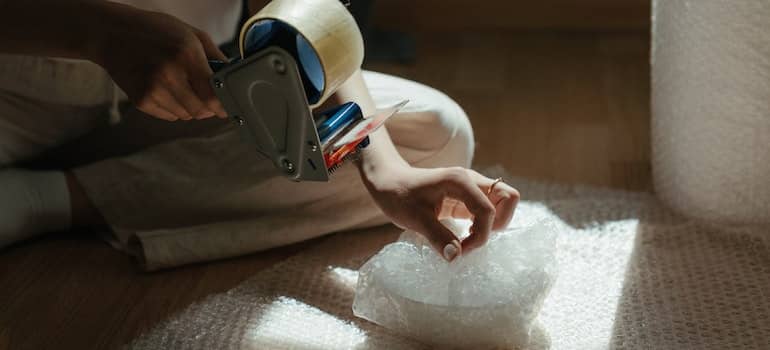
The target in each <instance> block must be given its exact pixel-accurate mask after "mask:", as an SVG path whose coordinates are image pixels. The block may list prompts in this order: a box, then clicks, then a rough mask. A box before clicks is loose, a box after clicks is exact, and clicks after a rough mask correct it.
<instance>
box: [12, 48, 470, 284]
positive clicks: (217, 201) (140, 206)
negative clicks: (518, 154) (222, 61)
mask: <svg viewBox="0 0 770 350" xmlns="http://www.w3.org/2000/svg"><path fill="white" fill-rule="evenodd" d="M364 79H365V81H366V84H367V86H368V87H369V90H370V92H371V94H372V96H373V97H374V100H375V102H376V104H377V106H378V107H384V106H389V105H392V104H395V103H396V102H398V101H400V100H403V99H409V100H410V103H409V104H408V105H407V106H406V107H405V108H404V109H403V110H402V111H401V112H399V114H397V115H395V116H394V117H392V118H391V119H390V120H389V121H388V123H387V124H386V127H387V130H388V131H389V133H390V136H391V138H392V139H393V142H394V143H395V145H396V147H397V148H398V150H399V152H400V153H401V155H402V156H403V157H404V158H405V159H406V160H407V161H408V162H409V163H411V164H412V165H414V166H418V167H442V166H454V165H459V166H469V165H470V161H471V158H472V155H473V147H474V145H473V132H472V130H471V126H470V123H469V121H468V118H467V117H466V115H465V113H464V112H463V110H462V109H461V108H460V107H459V106H458V105H457V104H456V103H455V102H454V101H452V100H451V99H450V98H449V97H447V96H446V95H444V94H443V93H441V92H439V91H437V90H434V89H432V88H430V87H427V86H425V85H421V84H418V83H415V82H412V81H408V80H404V79H401V78H397V77H393V76H388V75H384V74H379V73H374V72H365V73H364ZM123 98H125V96H124V95H123V94H122V93H121V92H120V91H119V89H116V88H115V87H114V84H113V83H112V81H111V80H110V78H109V77H108V76H107V74H106V73H105V72H104V71H103V70H101V69H100V68H99V67H98V66H95V65H93V64H91V63H89V62H83V61H72V60H59V59H50V58H32V57H20V56H0V167H2V166H10V165H12V164H13V163H15V162H17V161H21V160H24V159H28V158H30V157H34V156H36V155H38V154H40V153H41V152H44V151H46V150H48V149H50V148H52V147H56V146H57V145H60V144H62V143H65V142H67V141H69V140H71V139H73V138H77V137H79V136H82V135H84V134H86V133H88V132H89V131H92V130H93V129H94V128H95V127H97V126H99V125H104V124H106V123H107V120H108V116H109V113H108V110H109V109H110V106H112V105H113V102H114V100H116V99H123ZM125 113H127V114H139V113H140V112H138V111H136V110H134V109H130V110H128V111H127V112H125ZM139 118H149V117H147V116H143V115H142V116H139ZM190 123H195V122H194V121H192V122H188V123H187V125H189V124H190ZM176 125H179V128H184V127H186V126H184V125H185V123H183V122H177V123H174V124H171V125H169V126H167V127H176ZM212 125H215V126H216V127H212V128H211V129H210V130H206V131H205V132H198V133H195V134H193V135H187V136H184V137H173V138H169V139H168V140H166V141H165V142H162V143H159V144H155V145H152V146H149V147H145V148H141V149H137V150H136V151H134V152H133V153H130V154H128V155H124V156H118V157H110V158H107V159H103V160H99V161H96V162H93V163H90V164H87V165H85V166H82V167H78V168H75V169H72V170H73V172H74V174H75V175H76V177H77V179H78V180H79V182H80V183H81V184H82V186H83V188H85V190H86V193H87V194H88V196H89V197H90V198H91V200H92V201H93V202H94V204H95V205H96V207H97V208H98V210H99V211H100V212H101V213H102V215H103V216H104V217H105V219H106V221H107V222H108V223H109V225H110V226H111V228H112V230H113V232H112V233H110V237H111V241H112V243H113V244H114V245H115V246H116V247H118V248H120V249H122V250H124V251H127V252H129V253H131V254H134V255H136V256H137V257H138V258H139V260H140V261H141V262H142V264H143V266H144V268H146V269H148V270H155V269H161V268H166V267H172V266H178V265H182V264H187V263H192V262H200V261H208V260H214V259H221V258H226V257H233V256H238V255H242V254H247V253H251V252H256V251H260V250H264V249H268V248H272V247H276V246H280V245H285V244H290V243H294V242H298V241H302V240H306V239H310V238H313V237H318V236H321V235H325V234H329V233H332V232H336V231H341V230H347V229H353V228H362V227H367V226H374V225H379V224H383V223H386V222H387V219H386V218H385V217H384V215H383V214H382V213H381V211H380V210H379V209H378V208H377V207H376V205H375V204H374V202H373V201H372V199H371V198H370V196H369V195H368V193H367V191H366V189H365V188H364V186H363V184H362V183H361V180H360V179H359V176H358V172H357V170H356V169H355V166H354V165H353V164H347V165H345V166H343V167H342V168H340V169H339V170H338V171H337V172H335V173H334V175H333V176H332V179H331V181H329V182H327V183H313V182H302V183H295V182H291V181H289V180H287V179H285V178H283V177H281V176H280V175H278V173H277V171H276V170H275V169H274V168H273V165H272V163H271V162H270V161H268V160H267V159H265V158H263V157H262V156H260V155H259V154H257V153H256V152H255V151H254V150H253V148H252V147H250V146H249V145H248V144H246V143H245V141H243V140H242V139H241V138H240V136H239V135H238V134H237V133H236V130H234V127H233V126H232V125H231V124H229V123H226V122H222V123H219V124H216V123H213V124H212ZM131 137H138V138H141V137H142V134H141V133H137V134H136V135H132V136H131ZM93 147H104V146H100V145H94V146H93Z"/></svg>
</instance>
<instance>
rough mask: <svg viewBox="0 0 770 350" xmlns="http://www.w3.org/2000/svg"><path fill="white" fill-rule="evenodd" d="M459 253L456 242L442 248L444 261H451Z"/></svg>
mask: <svg viewBox="0 0 770 350" xmlns="http://www.w3.org/2000/svg"><path fill="white" fill-rule="evenodd" d="M459 253H460V243H458V242H457V241H452V242H450V243H449V244H447V245H445V246H444V259H447V261H450V262H451V261H452V260H454V259H455V258H456V257H457V254H459Z"/></svg>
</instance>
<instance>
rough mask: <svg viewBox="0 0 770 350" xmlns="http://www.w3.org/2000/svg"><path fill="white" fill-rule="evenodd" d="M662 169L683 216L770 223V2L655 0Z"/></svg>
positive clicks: (668, 194)
mask: <svg viewBox="0 0 770 350" xmlns="http://www.w3.org/2000/svg"><path fill="white" fill-rule="evenodd" d="M652 37H653V38H652V145H653V148H652V151H653V153H652V168H653V178H654V184H655V191H656V192H657V194H658V196H659V197H660V198H661V199H662V200H663V201H664V202H665V203H666V204H667V205H668V206H670V207H672V208H673V209H675V210H677V211H679V212H680V213H682V214H684V215H687V216H690V217H694V218H698V219H703V220H708V221H714V222H721V223H768V222H770V2H767V1H765V0H729V1H726V0H723V1H717V0H697V1H685V0H682V1H668V0H654V1H653V28H652Z"/></svg>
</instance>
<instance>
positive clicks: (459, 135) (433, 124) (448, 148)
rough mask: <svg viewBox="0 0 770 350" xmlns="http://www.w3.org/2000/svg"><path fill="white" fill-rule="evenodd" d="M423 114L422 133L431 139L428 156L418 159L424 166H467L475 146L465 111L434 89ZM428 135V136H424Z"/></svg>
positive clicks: (471, 158) (420, 164)
mask: <svg viewBox="0 0 770 350" xmlns="http://www.w3.org/2000/svg"><path fill="white" fill-rule="evenodd" d="M429 103H430V105H427V106H425V107H427V108H426V109H425V112H424V113H425V114H424V119H423V120H424V122H425V125H423V127H424V129H423V130H424V131H425V132H424V134H423V135H425V136H426V137H430V138H432V139H433V140H440V141H439V142H435V143H432V150H431V156H430V157H428V158H427V159H424V160H423V161H421V162H419V164H415V165H419V166H424V167H447V166H462V167H469V166H470V165H471V162H472V160H473V152H474V148H475V143H474V138H473V128H472V127H471V123H470V120H469V119H468V116H467V115H466V114H465V111H464V110H463V109H462V107H460V105H458V104H457V102H455V101H454V100H453V99H451V98H450V97H449V96H447V95H445V94H443V93H441V92H439V91H435V94H434V96H432V98H431V100H430V102H429ZM428 135H430V136H428Z"/></svg>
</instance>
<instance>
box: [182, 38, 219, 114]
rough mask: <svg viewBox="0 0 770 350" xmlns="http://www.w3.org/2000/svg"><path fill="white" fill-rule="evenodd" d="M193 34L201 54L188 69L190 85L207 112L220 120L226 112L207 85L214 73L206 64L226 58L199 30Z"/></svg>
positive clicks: (209, 85)
mask: <svg viewBox="0 0 770 350" xmlns="http://www.w3.org/2000/svg"><path fill="white" fill-rule="evenodd" d="M195 33H196V35H197V36H198V39H199V40H200V43H201V46H202V48H203V54H202V55H201V56H199V57H196V58H195V59H194V62H195V64H194V66H192V67H191V69H190V84H191V85H192V87H193V89H194V91H195V94H196V95H198V97H199V98H200V99H201V101H203V103H204V104H205V105H206V108H208V110H210V111H212V112H214V113H215V114H216V115H217V116H218V117H220V118H227V112H226V111H225V109H224V107H222V103H221V102H220V101H219V99H218V98H217V96H216V94H215V93H214V89H212V88H211V84H209V79H211V76H212V75H213V74H214V72H213V71H212V70H211V67H210V66H209V65H208V63H207V62H208V59H209V58H215V59H220V60H222V61H227V57H225V54H224V53H222V51H220V50H219V48H218V47H217V46H216V45H215V44H214V42H213V41H212V40H211V37H209V36H208V34H206V33H204V32H201V31H199V30H196V31H195Z"/></svg>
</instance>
